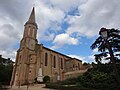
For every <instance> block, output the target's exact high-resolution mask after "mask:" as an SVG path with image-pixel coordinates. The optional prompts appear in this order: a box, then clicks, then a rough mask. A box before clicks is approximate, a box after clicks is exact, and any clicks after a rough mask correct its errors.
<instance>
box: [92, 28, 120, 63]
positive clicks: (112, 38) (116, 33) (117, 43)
mask: <svg viewBox="0 0 120 90" xmlns="http://www.w3.org/2000/svg"><path fill="white" fill-rule="evenodd" d="M101 29H103V28H101ZM104 29H106V28H104ZM107 30H108V38H107V41H108V42H109V45H110V47H111V48H112V50H113V53H114V57H115V60H116V61H117V60H119V57H120V53H116V52H120V30H118V29H114V28H112V29H107ZM106 43H107V42H106V41H105V40H104V39H103V38H102V37H101V36H99V37H98V38H97V39H96V40H95V42H94V43H93V44H92V45H91V47H90V48H91V49H95V48H98V51H99V52H101V53H99V54H95V55H94V56H95V60H96V62H101V60H102V58H103V57H106V60H107V59H110V57H108V56H109V52H108V47H107V44H106Z"/></svg>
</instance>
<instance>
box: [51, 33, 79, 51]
mask: <svg viewBox="0 0 120 90" xmlns="http://www.w3.org/2000/svg"><path fill="white" fill-rule="evenodd" d="M53 43H54V44H55V46H53V47H52V49H56V48H58V47H62V46H63V45H65V44H68V45H77V44H78V43H79V41H78V39H76V38H73V37H70V36H69V35H68V34H66V33H63V34H59V35H56V37H55V39H54V41H53Z"/></svg>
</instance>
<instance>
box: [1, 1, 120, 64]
mask: <svg viewBox="0 0 120 90" xmlns="http://www.w3.org/2000/svg"><path fill="white" fill-rule="evenodd" d="M119 4H120V0H109V1H108V0H0V54H1V55H2V56H3V57H5V58H11V59H12V60H13V61H15V58H16V52H17V50H18V49H19V45H20V40H21V39H22V37H23V32H24V24H25V22H26V21H27V20H28V18H29V16H30V13H31V10H32V8H33V6H34V7H35V13H36V22H37V25H38V32H37V39H38V41H39V44H40V43H42V44H43V45H44V46H45V47H48V48H50V49H52V50H55V51H57V52H60V53H62V54H65V55H68V56H71V57H75V58H78V59H80V60H82V61H83V62H89V63H91V62H94V54H96V53H98V52H97V49H95V50H91V49H90V46H91V45H92V43H93V42H94V41H95V39H96V38H97V37H98V32H99V30H100V28H101V27H106V28H116V29H119V27H120V20H119V19H120V5H119Z"/></svg>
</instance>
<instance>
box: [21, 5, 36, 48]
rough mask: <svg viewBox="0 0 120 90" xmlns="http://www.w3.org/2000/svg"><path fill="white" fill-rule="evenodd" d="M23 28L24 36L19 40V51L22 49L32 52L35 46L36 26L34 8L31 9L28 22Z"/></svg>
mask: <svg viewBox="0 0 120 90" xmlns="http://www.w3.org/2000/svg"><path fill="white" fill-rule="evenodd" d="M24 26H25V28H24V34H23V38H22V40H21V45H20V49H23V48H24V47H26V48H28V49H30V50H34V49H35V44H36V42H37V39H36V35H37V29H38V27H37V24H36V20H35V10H34V7H33V9H32V12H31V14H30V17H29V19H28V21H27V22H26V23H25V25H24Z"/></svg>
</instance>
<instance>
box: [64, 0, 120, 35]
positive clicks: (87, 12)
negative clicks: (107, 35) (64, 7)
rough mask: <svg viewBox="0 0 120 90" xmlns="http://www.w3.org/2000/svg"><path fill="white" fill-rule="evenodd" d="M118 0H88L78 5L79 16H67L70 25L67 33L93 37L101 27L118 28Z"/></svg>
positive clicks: (119, 16)
mask: <svg viewBox="0 0 120 90" xmlns="http://www.w3.org/2000/svg"><path fill="white" fill-rule="evenodd" d="M119 3H120V1H118V0H110V1H109V2H108V1H105V0H99V1H97V0H88V1H87V2H86V3H84V4H82V5H80V6H79V7H78V11H79V14H80V15H79V16H68V18H67V20H68V23H69V24H70V27H69V28H68V29H67V30H66V32H67V33H69V34H73V33H75V32H77V33H78V35H79V36H86V37H94V36H95V35H97V34H98V31H99V29H100V28H101V27H103V26H104V27H107V28H113V27H116V28H119V26H120V25H119V18H120V13H119V8H120V6H119Z"/></svg>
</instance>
